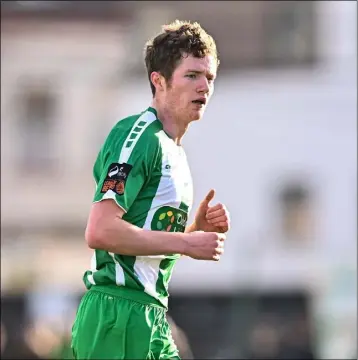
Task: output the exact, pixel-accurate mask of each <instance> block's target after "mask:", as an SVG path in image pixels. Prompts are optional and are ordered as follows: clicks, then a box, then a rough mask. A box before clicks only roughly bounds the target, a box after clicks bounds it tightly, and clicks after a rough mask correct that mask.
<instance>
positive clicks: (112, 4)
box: [1, 1, 357, 360]
mask: <svg viewBox="0 0 358 360" xmlns="http://www.w3.org/2000/svg"><path fill="white" fill-rule="evenodd" d="M177 18H178V19H184V20H190V21H199V22H200V23H201V24H202V26H203V27H204V28H205V29H206V30H207V31H208V32H209V33H210V34H212V35H213V37H214V38H215V40H216V41H217V45H218V50H219V53H220V58H221V66H220V69H219V73H218V78H217V80H216V92H215V94H214V96H213V98H212V100H211V103H210V104H209V106H208V109H207V111H206V114H205V116H204V118H203V120H202V121H201V122H200V123H199V124H194V125H192V127H191V128H190V131H189V133H188V134H187V135H186V137H185V140H184V146H185V148H186V152H187V155H188V158H189V163H190V165H191V168H192V173H193V180H194V186H195V189H196V191H195V199H194V209H195V208H196V206H197V205H198V203H199V201H200V199H201V198H202V197H203V196H204V195H205V194H206V193H207V191H208V190H209V189H210V188H212V187H214V188H215V189H216V191H217V201H221V202H223V203H225V204H227V206H228V208H229V209H230V211H231V218H232V230H231V232H230V233H229V235H228V239H227V245H226V250H225V255H224V256H223V258H222V260H221V261H220V262H219V263H215V264H214V263H206V262H198V261H194V260H191V259H187V258H183V259H181V260H180V261H179V262H178V265H177V268H176V270H175V272H174V275H173V279H172V284H171V287H170V294H171V296H170V300H169V303H170V307H169V312H168V314H169V316H170V321H171V324H172V331H173V336H174V337H175V338H176V342H177V344H178V347H179V349H180V352H181V355H182V358H183V359H193V358H197V359H199V358H208V359H225V358H236V359H312V360H313V359H337V358H339V359H354V358H357V342H356V339H357V258H356V256H357V103H356V101H357V100H356V97H357V5H356V2H354V1H207V2H203V1H190V2H189V1H170V2H159V1H145V2H139V1H61V2H60V1H2V2H1V358H4V359H50V358H53V359H71V358H72V353H71V349H70V332H71V327H72V323H73V319H74V316H75V311H76V309H77V305H78V302H79V300H80V298H81V296H82V294H83V293H84V291H85V288H84V285H83V283H82V275H83V273H84V271H85V270H86V269H87V268H88V267H89V266H90V258H91V254H92V253H91V250H90V249H88V248H87V247H86V244H85V241H84V230H85V226H86V220H87V216H88V212H89V208H90V204H91V200H92V196H93V192H94V180H93V177H92V167H93V163H94V160H95V157H96V155H97V152H98V150H99V148H100V146H101V144H102V142H103V141H104V139H105V137H106V135H107V133H108V132H109V130H110V129H111V127H112V126H113V125H114V124H115V123H116V122H117V121H118V120H119V119H121V118H123V117H125V116H128V115H129V114H132V113H138V112H140V111H142V110H143V109H144V108H146V107H147V106H148V105H149V103H150V101H151V93H150V88H149V84H148V82H147V76H146V73H145V68H144V62H143V49H144V44H145V41H146V40H147V39H148V38H149V37H151V36H153V35H155V34H156V33H157V32H159V31H160V26H161V25H162V24H164V23H168V22H171V21H173V20H175V19H177ZM198 139H199V140H198ZM192 216H193V214H192V215H191V217H192Z"/></svg>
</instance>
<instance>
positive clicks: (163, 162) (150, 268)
mask: <svg viewBox="0 0 358 360" xmlns="http://www.w3.org/2000/svg"><path fill="white" fill-rule="evenodd" d="M93 174H94V178H95V181H96V192H95V196H94V202H98V201H101V200H104V199H113V200H115V202H116V203H117V205H118V206H120V207H121V208H122V209H123V210H124V211H125V214H124V215H123V219H124V220H126V221H128V222H129V223H131V224H134V225H136V226H138V227H141V228H143V229H147V230H159V231H168V232H184V231H185V227H186V223H187V219H188V213H189V211H190V208H191V206H192V201H193V185H192V179H191V174H190V170H189V166H188V163H187V159H186V155H185V152H184V150H183V148H182V147H181V146H178V145H176V144H175V142H174V141H173V140H172V139H171V138H170V137H169V136H168V135H167V134H166V133H165V132H164V130H163V126H162V123H161V122H160V121H159V120H158V118H157V113H156V110H155V109H153V108H151V107H149V108H148V109H147V110H145V111H144V112H142V113H141V114H139V115H134V116H130V117H128V118H125V119H123V120H121V121H119V122H118V123H117V124H116V125H115V126H114V128H113V129H112V130H111V132H110V134H109V135H108V137H107V139H106V141H105V143H104V145H103V146H102V148H101V150H100V152H99V154H98V157H97V160H96V162H95V165H94V169H93ZM179 257H180V255H178V254H167V255H159V256H124V255H121V254H113V253H109V252H106V251H103V250H95V251H94V254H93V257H92V261H91V269H90V270H88V271H86V273H85V275H84V282H85V285H86V287H87V288H88V289H89V288H91V287H92V286H93V285H100V286H103V285H117V286H120V287H121V286H125V287H128V288H131V289H136V290H140V291H143V292H145V293H147V294H149V295H150V296H151V297H153V298H155V299H156V300H158V301H159V302H160V303H161V304H162V305H164V306H165V307H166V306H167V303H168V284H169V280H170V278H171V275H172V272H173V267H174V264H175V262H176V261H177V259H178V258H179Z"/></svg>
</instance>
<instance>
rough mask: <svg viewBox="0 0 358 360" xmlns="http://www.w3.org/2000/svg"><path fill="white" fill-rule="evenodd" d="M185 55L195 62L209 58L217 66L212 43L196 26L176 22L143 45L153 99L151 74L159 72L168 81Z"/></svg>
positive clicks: (185, 22) (165, 26) (195, 24)
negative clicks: (194, 58) (210, 57)
mask: <svg viewBox="0 0 358 360" xmlns="http://www.w3.org/2000/svg"><path fill="white" fill-rule="evenodd" d="M185 55H193V56H195V57H198V58H203V57H204V56H207V55H212V56H214V58H215V60H216V63H217V66H219V63H220V61H219V57H218V52H217V49H216V44H215V41H214V39H213V38H212V37H211V36H210V35H209V34H208V33H207V32H206V31H205V30H204V29H203V28H202V27H201V26H200V24H198V23H197V22H195V23H191V22H189V21H179V20H175V21H174V22H172V23H171V24H168V25H163V27H162V32H161V33H159V34H158V35H156V36H155V37H154V38H153V39H150V40H149V41H148V42H147V43H146V46H145V65H146V68H147V73H148V78H149V82H150V87H151V89H152V94H153V96H154V95H155V87H154V85H153V84H152V82H151V80H150V75H151V73H152V72H153V71H158V72H160V73H161V74H162V75H163V76H164V78H165V79H166V81H170V80H171V77H172V75H173V72H174V70H175V69H176V67H177V66H178V64H179V62H180V60H181V59H182V57H183V56H185Z"/></svg>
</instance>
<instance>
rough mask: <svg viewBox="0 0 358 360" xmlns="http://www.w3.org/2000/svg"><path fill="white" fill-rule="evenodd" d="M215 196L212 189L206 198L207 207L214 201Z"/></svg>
mask: <svg viewBox="0 0 358 360" xmlns="http://www.w3.org/2000/svg"><path fill="white" fill-rule="evenodd" d="M214 196H215V190H214V189H211V190H210V191H209V192H208V194H207V195H206V196H205V199H204V202H205V203H206V205H209V203H210V201H211V200H212V199H214Z"/></svg>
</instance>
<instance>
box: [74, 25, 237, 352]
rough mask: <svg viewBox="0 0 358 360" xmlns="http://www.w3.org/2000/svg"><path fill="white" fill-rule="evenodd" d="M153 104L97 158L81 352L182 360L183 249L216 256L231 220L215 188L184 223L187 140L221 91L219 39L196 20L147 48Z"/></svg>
mask: <svg viewBox="0 0 358 360" xmlns="http://www.w3.org/2000/svg"><path fill="white" fill-rule="evenodd" d="M145 63H146V67H147V71H148V77H149V82H150V86H151V89H152V93H153V102H152V104H151V106H150V107H148V108H147V109H146V110H144V111H143V112H142V113H140V114H138V115H133V116H130V117H128V118H125V119H123V120H121V121H119V122H118V123H117V124H116V125H115V126H114V128H113V129H112V131H111V132H110V134H109V135H108V137H107V139H106V141H105V143H104V145H103V147H102V148H101V150H100V152H99V154H98V157H97V160H96V162H95V165H94V171H93V172H94V178H95V180H96V184H97V188H96V192H95V195H94V201H93V205H92V208H91V211H90V214H89V219H88V224H87V229H86V241H87V244H88V246H89V247H90V248H92V249H94V250H95V251H94V255H93V258H92V264H91V270H89V271H87V272H86V273H85V275H84V282H85V284H86V287H87V288H88V289H89V291H87V292H86V294H85V295H84V297H83V298H82V300H81V304H80V306H79V309H78V312H77V316H76V320H75V323H74V325H73V331H72V347H73V351H74V355H75V357H76V358H77V359H173V358H177V359H179V354H178V350H177V348H176V346H175V344H174V342H173V340H172V336H171V333H170V328H169V324H168V322H167V320H166V309H167V302H168V283H169V280H170V277H171V274H172V271H173V267H174V264H175V262H176V260H177V259H178V258H179V257H180V255H187V256H189V257H191V258H193V259H202V260H216V261H217V260H219V258H220V255H221V254H222V253H223V247H224V240H225V233H226V232H227V231H228V230H229V227H230V220H229V214H228V211H227V210H226V208H225V207H224V206H223V205H222V204H217V205H215V206H210V205H209V203H210V201H211V200H212V198H213V197H214V191H213V190H211V191H210V192H209V193H208V195H207V196H206V198H205V199H204V200H203V201H202V202H201V204H200V205H199V208H198V210H197V212H196V215H195V221H194V223H193V224H192V225H190V226H187V224H186V222H187V218H188V212H189V210H190V208H191V205H192V197H193V189H192V180H191V176H190V171H189V167H188V164H187V159H186V156H185V153H184V150H183V148H182V146H181V140H182V137H183V135H184V134H185V132H186V130H187V129H188V126H189V124H190V123H191V122H192V121H195V120H199V119H200V118H201V117H202V115H203V113H204V109H205V106H206V104H207V103H208V101H209V99H210V96H211V95H212V93H213V91H214V80H215V77H216V72H217V68H218V65H219V59H218V55H217V50H216V45H215V42H214V40H213V38H212V37H211V36H209V35H208V34H207V33H206V32H205V31H204V30H203V29H202V28H201V26H200V25H199V24H197V23H195V24H191V23H188V22H180V21H175V22H174V23H172V24H170V25H165V26H163V31H162V32H161V33H160V34H159V35H157V36H156V37H155V38H154V39H153V40H151V41H149V42H148V44H147V46H146V53H145Z"/></svg>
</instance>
